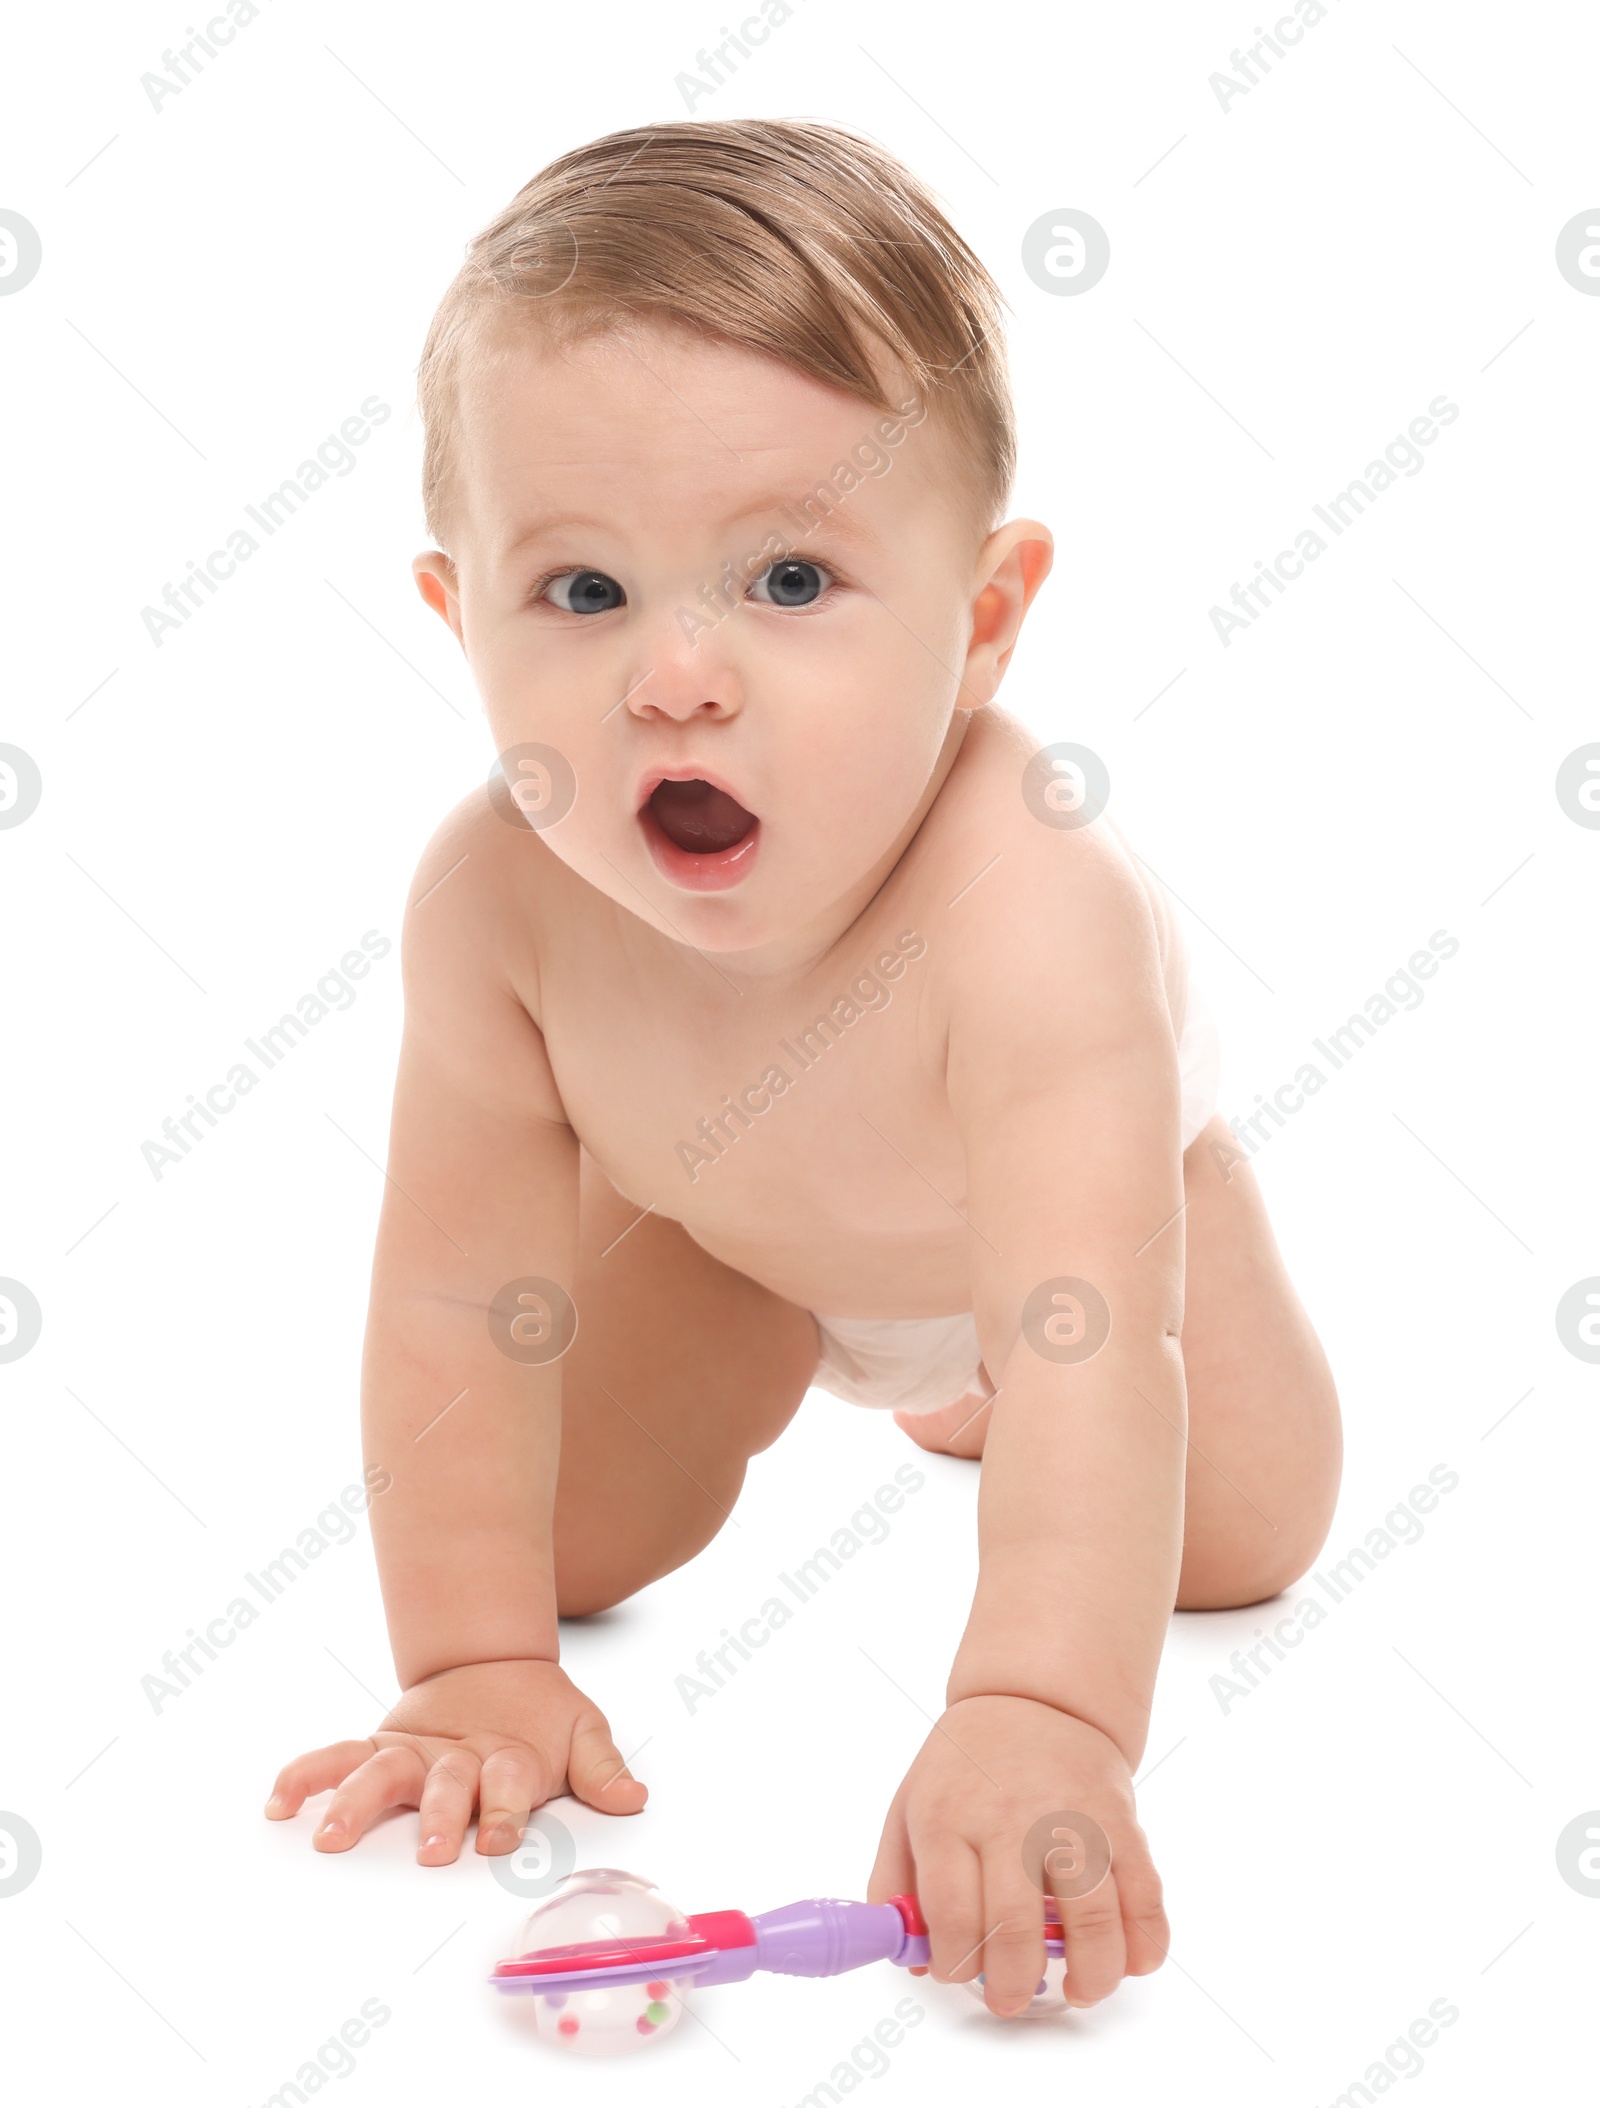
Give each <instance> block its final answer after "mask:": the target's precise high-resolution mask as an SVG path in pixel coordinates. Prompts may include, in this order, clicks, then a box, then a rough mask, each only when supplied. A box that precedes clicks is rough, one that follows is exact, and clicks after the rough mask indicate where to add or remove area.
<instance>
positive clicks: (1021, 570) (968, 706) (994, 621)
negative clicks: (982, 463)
mask: <svg viewBox="0 0 1600 2108" xmlns="http://www.w3.org/2000/svg"><path fill="white" fill-rule="evenodd" d="M1054 561H1055V543H1054V541H1053V540H1052V538H1051V534H1050V530H1049V528H1048V527H1046V526H1044V525H1043V524H1042V523H1041V522H1040V521H1038V520H1008V521H1007V522H1006V524H1005V525H1004V526H1003V527H997V528H996V529H995V531H994V533H993V534H991V535H990V536H989V538H988V540H987V541H986V542H985V543H984V545H983V547H982V548H981V549H980V550H979V551H978V561H977V567H976V575H977V592H976V594H975V596H974V599H973V603H972V635H971V638H970V640H969V642H968V645H967V658H966V664H965V666H964V667H963V668H962V679H961V694H960V696H959V698H958V699H957V708H958V709H962V710H977V709H981V708H982V707H983V705H984V704H985V703H992V702H993V701H994V698H995V694H996V691H997V690H998V688H999V686H1000V681H1001V677H1002V676H1003V674H1004V673H1005V670H1006V667H1007V666H1008V665H1009V663H1010V660H1011V654H1012V651H1013V650H1014V649H1015V646H1016V642H1017V637H1018V634H1019V632H1020V631H1021V629H1022V618H1023V616H1024V615H1026V614H1027V612H1028V609H1029V607H1030V606H1031V605H1032V602H1033V596H1034V594H1035V593H1037V592H1038V590H1039V588H1040V587H1041V586H1042V585H1043V584H1044V582H1045V580H1046V579H1047V578H1048V577H1049V575H1050V566H1051V564H1052V563H1053V562H1054Z"/></svg>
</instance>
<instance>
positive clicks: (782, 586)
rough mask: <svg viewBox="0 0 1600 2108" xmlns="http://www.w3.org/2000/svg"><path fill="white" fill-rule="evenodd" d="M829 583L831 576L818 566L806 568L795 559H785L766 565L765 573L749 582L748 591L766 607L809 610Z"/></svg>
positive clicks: (804, 563)
mask: <svg viewBox="0 0 1600 2108" xmlns="http://www.w3.org/2000/svg"><path fill="white" fill-rule="evenodd" d="M832 583H833V574H832V573H831V572H829V571H825V570H824V569H823V567H822V565H821V564H808V563H806V562H805V561H804V560H803V559H802V558H800V557H798V556H786V557H784V558H782V559H781V561H780V562H778V563H775V564H769V565H768V566H767V568H766V570H765V571H762V572H761V573H760V574H759V575H758V576H757V577H755V578H753V579H752V580H751V581H750V590H751V592H752V593H753V594H754V595H755V597H756V599H757V600H763V601H765V602H766V603H767V605H768V606H769V607H775V608H803V607H809V606H810V605H811V603H812V602H813V601H814V600H816V599H818V598H819V597H820V595H821V594H822V593H823V591H824V590H825V589H826V588H827V587H828V586H830V585H832Z"/></svg>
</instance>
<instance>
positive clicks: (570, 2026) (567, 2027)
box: [556, 2013, 578, 2035]
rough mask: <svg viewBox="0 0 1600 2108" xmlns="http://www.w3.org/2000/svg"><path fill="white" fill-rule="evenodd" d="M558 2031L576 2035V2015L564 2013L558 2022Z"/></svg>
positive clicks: (562, 2033) (563, 2033)
mask: <svg viewBox="0 0 1600 2108" xmlns="http://www.w3.org/2000/svg"><path fill="white" fill-rule="evenodd" d="M556 2032H557V2033H558V2034H561V2035H575V2034H576V2033H577V2032H578V2023H577V2019H576V2017H575V2016H574V2015H573V2014H571V2013H563V2014H562V2016H561V2018H560V2019H559V2020H558V2021H557V2022H556Z"/></svg>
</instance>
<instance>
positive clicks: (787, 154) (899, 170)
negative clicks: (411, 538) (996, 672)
mask: <svg viewBox="0 0 1600 2108" xmlns="http://www.w3.org/2000/svg"><path fill="white" fill-rule="evenodd" d="M1001 305H1002V296H1001V294H1000V292H999V289H998V287H997V286H996V285H995V283H994V280H993V279H992V278H991V277H990V276H989V273H988V272H987V271H986V270H985V269H984V267H983V265H982V264H981V263H980V262H979V260H978V258H977V256H976V255H975V254H974V253H973V251H972V250H971V249H969V248H968V246H967V244H966V243H965V242H964V241H963V240H962V239H961V236H960V235H959V234H957V232H956V231H955V229H954V228H953V227H952V226H951V224H950V222H949V221H948V220H947V219H946V218H945V216H944V214H943V212H942V211H941V210H940V209H939V206H938V205H937V203H936V202H935V200H934V198H933V196H932V193H931V192H929V191H928V190H927V189H926V188H925V187H924V186H923V185H922V184H921V183H920V182H918V180H917V179H916V177H915V176H913V175H912V174H911V173H910V171H909V170H908V169H906V168H904V167H903V166H902V165H901V164H900V163H899V162H898V161H896V160H895V159H894V157H893V156H892V155H891V154H888V153H886V152H885V151H884V149H883V148H882V147H880V146H878V145H876V144H875V143H874V142H873V141H872V140H870V139H865V138H863V137H861V136H860V135H859V134H857V133H854V132H848V131H844V130H842V129H840V128H839V127H837V126H834V125H824V124H804V123H798V122H789V121H786V120H777V119H768V118H736V119H733V120H731V121H728V122H724V123H717V124H713V123H686V124H653V125H641V126H639V127H638V128H637V129H636V130H633V131H628V132H613V133H611V134H610V135H609V136H608V137H606V138H604V139H596V140H594V141H592V142H591V143H590V144H589V145H587V146H581V147H577V148H575V149H574V150H573V151H572V152H571V153H568V154H563V155H561V156H560V157H559V159H557V160H555V161H552V162H551V163H550V165H549V167H548V168H545V169H543V170H541V171H540V173H539V174H538V175H536V176H535V177H534V178H533V180H532V181H531V182H530V183H527V184H525V185H524V186H523V188H522V189H521V190H519V191H518V193H517V195H516V196H515V197H514V198H513V199H512V200H511V202H510V204H509V205H507V206H506V207H505V209H504V210H503V211H502V212H501V213H500V214H499V216H498V217H497V218H496V219H494V220H493V221H491V223H490V224H489V225H488V226H487V227H485V228H484V229H483V231H482V233H481V234H479V235H478V236H477V237H476V238H475V239H474V240H473V241H472V243H471V244H470V245H469V247H468V249H467V258H466V262H465V263H464V264H463V266H462V268H461V270H460V271H459V272H458V273H457V274H456V277H455V278H454V280H453V281H452V282H451V284H450V286H449V288H448V289H447V291H446V293H445V296H444V298H443V300H442V301H441V302H440V303H439V308H438V312H437V313H436V314H435V316H434V319H433V325H432V327H431V328H430V330H429V332H428V339H427V343H426V345H425V346H424V348H423V353H422V360H421V364H420V366H419V367H418V371H417V400H418V407H419V408H420V410H421V413H422V423H423V432H424V456H423V479H422V493H423V505H424V508H425V510H426V514H427V521H428V530H429V532H430V533H431V534H432V535H433V536H434V538H435V539H436V540H437V541H439V542H440V543H441V546H442V545H443V529H444V525H445V515H446V513H447V511H448V509H449V500H450V495H451V492H450V475H451V468H452V465H453V445H452V442H453V439H454V435H455V427H456V422H457V413H458V407H459V400H460V377H461V368H462V361H463V356H464V354H465V353H466V352H467V351H468V350H469V348H470V347H471V344H472V342H473V339H474V335H475V332H477V331H478V329H479V328H480V327H481V324H482V323H483V321H484V319H485V318H486V316H489V315H495V316H500V317H504V316H507V315H509V314H511V313H513V312H515V311H517V310H518V309H519V308H520V310H521V312H522V314H523V315H524V316H525V317H526V318H527V319H530V320H536V321H537V323H538V324H539V326H540V327H541V328H543V329H547V330H549V331H550V332H552V333H553V335H554V336H555V337H556V339H557V340H558V341H571V340H573V339H577V338H581V337H583V336H587V335H592V334H599V333H601V332H603V331H604V330H606V329H607V328H613V327H615V326H616V325H617V323H618V322H619V321H621V320H624V319H626V318H629V317H634V316H642V317H645V318H650V319H656V320H668V321H675V322H677V323H680V324H684V325H687V326H689V327H691V328H695V329H700V330H704V331H707V332H710V333H712V334H714V335H716V336H718V337H721V338H722V339H724V340H726V341H729V342H732V343H734V344H739V345H743V346H746V347H747V348H748V349H750V350H751V351H755V352H760V353H764V354H765V355H767V356H768V357H771V358H775V359H778V360H780V361H781V362H782V363H783V364H784V365H786V366H790V367H793V368H794V369H795V370H796V371H798V372H800V373H804V374H808V375H810V376H811V377H812V378H813V379H815V380H818V381H822V382H825V383H827V384H828V385H830V386H832V387H835V388H841V389H844V390H845V391H846V392H847V393H849V394H851V395H854V396H858V397H860V399H861V400H862V401H863V402H865V403H870V404H871V405H872V406H873V407H874V408H876V409H878V410H882V411H893V410H903V409H905V408H906V407H907V405H905V404H903V403H894V402H891V400H890V399H889V396H888V394H887V392H886V383H887V384H889V385H893V384H895V383H897V382H899V381H904V382H905V383H906V384H908V385H909V386H910V388H911V389H912V391H913V393H914V396H915V397H916V398H919V399H925V400H926V401H927V404H928V407H929V409H930V411H931V412H932V413H933V415H934V417H935V419H936V420H937V419H940V418H942V419H943V420H945V421H946V422H947V425H948V427H949V429H950V430H951V431H952V432H953V433H954V435H955V436H956V439H957V442H958V444H959V446H960V448H961V451H962V453H963V455H964V456H965V459H966V462H967V464H968V466H969V473H970V481H971V483H972V485H973V491H974V500H975V505H976V509H977V511H978V513H979V514H980V515H981V518H980V523H979V524H980V525H981V526H982V528H983V530H984V531H985V532H988V531H989V530H990V529H991V528H993V527H994V526H995V525H997V524H998V522H999V520H1000V518H1001V517H1002V514H1003V511H1004V508H1005V504H1006V500H1007V498H1008V496H1009V494H1010V490H1011V481H1012V476H1013V474H1014V471H1015V463H1016V430H1015V424H1014V420H1013V414H1012V407H1011V391H1010V385H1009V381H1008V378H1007V373H1006V362H1005V346H1004V342H1003V339H1002V337H1001V312H1000V311H1001Z"/></svg>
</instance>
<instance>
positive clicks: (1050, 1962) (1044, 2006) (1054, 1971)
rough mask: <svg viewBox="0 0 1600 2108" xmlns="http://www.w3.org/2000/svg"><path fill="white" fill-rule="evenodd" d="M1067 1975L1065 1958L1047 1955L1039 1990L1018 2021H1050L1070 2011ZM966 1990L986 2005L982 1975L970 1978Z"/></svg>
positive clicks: (1018, 2015) (1024, 2008)
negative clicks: (1064, 1982) (1064, 1980)
mask: <svg viewBox="0 0 1600 2108" xmlns="http://www.w3.org/2000/svg"><path fill="white" fill-rule="evenodd" d="M1066 1973H1067V1965H1066V1961H1065V1960H1064V1958H1063V1957H1062V1956H1061V1955H1059V1954H1047V1955H1046V1956H1045V1963H1044V1974H1043V1976H1041V1977H1040V1979H1039V1987H1038V1989H1037V1990H1036V1991H1035V1992H1034V1994H1033V1998H1032V2000H1031V2001H1030V2003H1029V2004H1027V2005H1026V2006H1024V2007H1023V2009H1022V2011H1021V2012H1020V2013H1018V2014H1016V2015H1015V2016H1014V2017H1015V2018H1016V2019H1018V2020H1048V2019H1050V2018H1051V2017H1052V2016H1053V2015H1054V2014H1056V2013H1065V2012H1066V2011H1067V2010H1068V2007H1067V1994H1066V1992H1065V1990H1064V1989H1063V1987H1062V1985H1063V1979H1064V1978H1065V1976H1066ZM966 1988H967V1989H968V1990H969V1991H970V1992H971V1993H972V1995H973V1997H974V1998H975V1999H977V2001H978V2003H979V2004H980V2005H982V2004H983V2003H984V1997H983V1991H984V1984H983V1978H982V1976H981V1975H979V1976H973V1977H969V1978H968V1979H967V1984H966Z"/></svg>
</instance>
